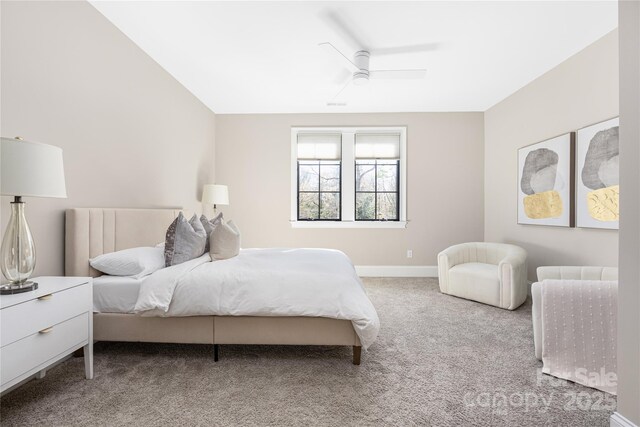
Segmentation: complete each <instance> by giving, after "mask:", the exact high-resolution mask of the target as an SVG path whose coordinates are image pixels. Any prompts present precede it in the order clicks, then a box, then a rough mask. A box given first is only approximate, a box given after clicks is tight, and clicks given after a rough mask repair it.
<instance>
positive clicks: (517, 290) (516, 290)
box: [498, 250, 527, 310]
mask: <svg viewBox="0 0 640 427" xmlns="http://www.w3.org/2000/svg"><path fill="white" fill-rule="evenodd" d="M498 272H499V274H500V299H501V304H502V305H503V306H507V309H508V310H515V309H516V308H518V307H519V306H520V305H522V303H523V302H524V301H525V300H526V299H527V253H526V252H525V251H524V250H514V251H512V252H510V253H509V254H508V255H507V256H506V257H504V258H502V259H501V260H500V262H499V263H498Z"/></svg>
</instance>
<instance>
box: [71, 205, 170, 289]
mask: <svg viewBox="0 0 640 427" xmlns="http://www.w3.org/2000/svg"><path fill="white" fill-rule="evenodd" d="M179 212H180V209H178V208H176V209H103V208H77V209H68V210H67V211H66V229H65V274H66V275H67V276H92V277H96V276H99V275H100V274H101V273H100V272H98V271H96V270H94V269H93V268H91V266H89V259H90V258H93V257H96V256H98V255H102V254H105V253H109V252H115V251H120V250H122V249H128V248H135V247H139V246H155V245H156V244H158V243H159V242H162V241H164V239H165V233H166V232H167V227H169V224H171V222H172V221H173V220H174V219H175V218H176V216H178V213H179Z"/></svg>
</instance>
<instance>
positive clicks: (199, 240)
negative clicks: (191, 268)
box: [164, 212, 207, 267]
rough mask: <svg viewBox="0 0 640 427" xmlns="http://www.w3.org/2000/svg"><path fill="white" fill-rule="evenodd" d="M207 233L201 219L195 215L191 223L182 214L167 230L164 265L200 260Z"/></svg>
mask: <svg viewBox="0 0 640 427" xmlns="http://www.w3.org/2000/svg"><path fill="white" fill-rule="evenodd" d="M206 242H207V233H206V231H204V227H203V226H202V223H201V222H200V219H199V218H198V217H197V216H196V215H193V216H192V217H191V219H190V220H189V221H187V219H186V218H185V217H184V215H182V212H180V214H179V215H178V217H177V218H176V219H175V220H174V221H173V222H172V223H171V225H170V226H169V228H168V229H167V235H166V239H165V243H164V264H165V266H166V267H170V266H172V265H177V264H182V263H183V262H186V261H189V260H192V259H194V258H198V257H199V256H201V255H202V254H203V253H204V245H205V244H206Z"/></svg>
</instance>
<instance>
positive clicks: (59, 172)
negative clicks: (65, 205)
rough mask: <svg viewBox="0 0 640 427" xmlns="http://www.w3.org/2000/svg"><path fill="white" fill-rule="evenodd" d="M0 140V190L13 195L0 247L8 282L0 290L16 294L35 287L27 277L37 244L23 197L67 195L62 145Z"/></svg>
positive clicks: (2, 267)
mask: <svg viewBox="0 0 640 427" xmlns="http://www.w3.org/2000/svg"><path fill="white" fill-rule="evenodd" d="M0 143H1V150H0V194H2V195H3V196H14V199H13V202H11V217H10V218H9V223H8V224H7V229H6V231H5V233H4V238H3V239H2V247H1V248H0V270H2V274H3V275H4V277H6V278H7V280H8V281H9V283H8V284H6V285H2V286H0V294H16V293H21V292H27V291H31V290H34V289H37V288H38V284H37V283H35V282H32V281H29V280H28V279H29V277H31V275H32V274H33V270H34V268H35V266H36V247H35V244H34V242H33V236H32V235H31V231H30V230H29V224H27V219H26V217H25V214H24V207H25V203H24V202H23V201H22V198H23V197H58V198H66V197H67V190H66V187H65V182H64V166H63V163H62V149H60V148H58V147H54V146H52V145H47V144H40V143H37V142H29V141H24V140H23V139H22V138H20V137H16V138H14V139H11V138H0Z"/></svg>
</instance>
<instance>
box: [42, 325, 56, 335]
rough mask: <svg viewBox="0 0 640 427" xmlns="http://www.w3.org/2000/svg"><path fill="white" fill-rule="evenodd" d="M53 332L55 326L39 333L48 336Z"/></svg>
mask: <svg viewBox="0 0 640 427" xmlns="http://www.w3.org/2000/svg"><path fill="white" fill-rule="evenodd" d="M51 331H53V326H51V327H49V328H46V329H43V330H41V331H39V332H38V333H39V334H48V333H49V332H51Z"/></svg>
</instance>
